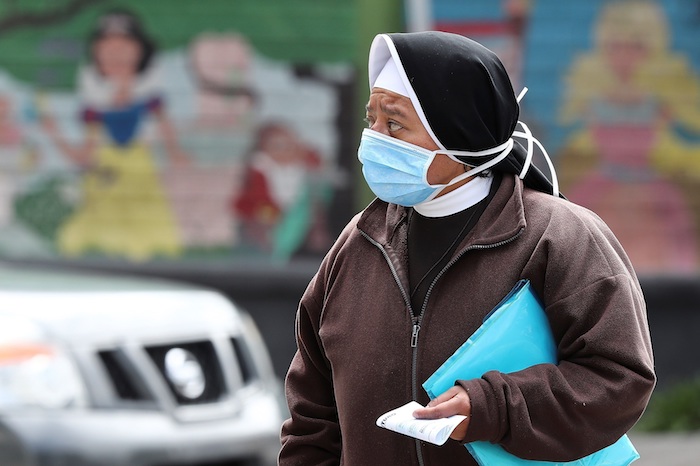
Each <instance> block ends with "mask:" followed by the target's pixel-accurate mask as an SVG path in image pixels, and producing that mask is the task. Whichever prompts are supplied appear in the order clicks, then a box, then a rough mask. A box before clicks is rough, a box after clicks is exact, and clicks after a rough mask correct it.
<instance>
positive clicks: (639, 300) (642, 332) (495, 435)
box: [458, 225, 656, 461]
mask: <svg viewBox="0 0 700 466" xmlns="http://www.w3.org/2000/svg"><path fill="white" fill-rule="evenodd" d="M585 229H586V227H585V225H581V226H580V228H578V229H577V230H576V234H575V235H573V238H574V241H569V242H565V243H563V244H564V245H565V246H566V247H562V242H561V241H559V242H553V243H549V244H547V241H546V240H544V241H542V242H540V245H539V246H540V247H543V250H542V251H539V253H538V252H537V251H536V255H538V256H539V257H540V258H542V259H535V260H536V261H538V260H539V263H538V264H536V265H535V266H533V269H532V270H539V271H541V270H545V272H544V274H542V273H539V276H536V275H537V274H534V273H533V274H532V276H531V277H529V278H531V280H532V282H533V286H534V287H535V289H539V292H540V293H541V294H540V296H541V297H542V298H543V301H544V303H545V312H546V313H547V317H548V319H549V322H550V324H551V327H552V332H553V335H554V338H555V341H557V351H558V359H559V364H558V365H554V364H540V365H536V366H532V367H529V368H527V369H525V370H522V371H519V372H514V373H511V374H503V373H499V372H496V371H492V372H487V373H486V374H484V375H483V376H482V377H481V378H480V379H475V380H468V381H459V382H458V383H459V384H460V385H461V386H463V387H464V388H465V389H466V390H467V391H468V393H469V396H470V399H471V402H472V413H471V420H470V425H469V428H468V431H467V436H466V438H465V439H464V441H465V442H471V441H475V440H486V441H490V442H493V443H498V444H500V445H502V446H503V447H504V448H505V449H506V450H507V451H509V452H511V453H513V454H515V455H516V456H519V457H521V458H525V459H536V460H545V461H573V460H575V459H578V458H581V457H584V456H587V455H589V454H591V453H593V452H595V451H597V450H600V449H601V448H604V447H606V446H608V445H611V444H612V443H614V442H615V441H617V440H618V439H619V438H620V437H621V436H622V435H623V434H625V433H626V432H627V431H628V430H629V429H630V428H631V427H632V426H633V425H634V424H635V423H636V421H637V420H638V419H639V417H640V416H641V415H642V413H643V412H644V409H645V408H646V405H647V403H648V401H649V397H650V396H651V392H652V390H653V388H654V385H655V383H656V377H655V374H654V363H653V354H652V349H651V339H650V336H649V327H648V323H647V315H646V305H645V302H644V297H643V294H642V291H641V288H640V286H639V283H638V281H637V279H636V276H635V274H634V272H633V271H632V269H631V265H630V264H629V261H628V260H627V258H626V256H625V255H624V251H622V249H621V247H620V246H619V243H617V241H616V239H615V238H614V237H612V234H611V233H610V232H609V230H607V229H606V228H605V227H604V226H601V227H599V230H598V231H591V232H589V234H586V233H585ZM545 237H546V235H545ZM543 263H544V266H543V265H542V264H543ZM527 273H528V272H527V270H526V271H525V277H524V278H528V277H527Z"/></svg>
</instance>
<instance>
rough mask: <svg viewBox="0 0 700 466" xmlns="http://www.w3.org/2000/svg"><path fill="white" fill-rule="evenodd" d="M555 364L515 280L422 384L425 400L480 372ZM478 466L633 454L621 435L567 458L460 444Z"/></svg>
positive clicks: (603, 462) (584, 462) (580, 465)
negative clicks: (534, 456) (528, 455)
mask: <svg viewBox="0 0 700 466" xmlns="http://www.w3.org/2000/svg"><path fill="white" fill-rule="evenodd" d="M542 363H553V364H556V363H557V348H556V345H555V343H554V338H553V337H552V331H551V329H550V327H549V322H548V321H547V316H546V315H545V313H544V309H543V307H542V304H541V303H540V300H539V299H538V297H537V296H536V295H535V293H534V292H533V291H532V288H531V286H530V282H529V281H528V280H520V281H519V282H518V283H517V284H516V285H515V287H514V288H513V289H512V290H511V291H510V293H508V295H507V296H506V297H505V298H503V300H502V301H501V302H500V303H499V304H498V305H497V306H496V307H495V308H494V310H493V311H491V312H490V313H489V315H487V316H486V318H485V319H484V323H483V324H482V325H481V327H479V328H478V329H477V331H476V332H474V334H473V335H472V336H471V337H469V339H468V340H467V341H466V342H464V344H462V346H460V347H459V349H457V351H455V353H454V354H453V355H452V356H450V357H449V358H448V359H447V360H446V361H445V362H444V363H443V365H442V366H440V368H439V369H438V370H437V371H435V373H434V374H433V375H431V376H430V378H428V380H426V381H425V383H424V384H423V388H424V389H425V391H426V392H427V393H428V396H430V398H431V399H432V398H435V397H436V396H438V395H440V394H441V393H443V392H445V391H446V390H447V389H449V388H450V387H452V386H454V384H455V381H457V380H468V379H474V378H479V377H481V376H482V375H483V374H484V373H486V372H488V371H491V370H497V371H499V372H504V373H508V372H515V371H519V370H522V369H525V368H527V367H530V366H533V365H535V364H542ZM465 446H466V447H467V450H469V453H471V454H472V456H473V457H474V458H475V459H476V461H477V463H479V465H480V466H627V465H629V464H630V463H632V462H633V461H634V460H636V459H638V458H639V453H637V450H635V448H634V446H633V445H632V442H630V440H629V438H628V437H627V435H624V436H622V437H621V438H620V439H619V440H618V441H617V442H615V443H614V444H612V445H610V446H609V447H606V448H604V449H602V450H599V451H597V452H595V453H593V454H591V455H589V456H586V457H584V458H581V459H578V460H576V461H571V462H551V461H534V460H525V459H522V458H518V457H517V456H514V455H512V454H510V453H508V452H506V451H505V450H504V449H503V448H502V447H501V446H500V445H496V444H492V443H490V442H472V443H468V444H466V445H465Z"/></svg>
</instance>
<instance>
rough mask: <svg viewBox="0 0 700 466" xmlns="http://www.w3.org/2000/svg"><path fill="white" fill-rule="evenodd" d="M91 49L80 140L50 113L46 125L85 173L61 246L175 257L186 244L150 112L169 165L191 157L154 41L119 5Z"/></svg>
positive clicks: (83, 82)
mask: <svg viewBox="0 0 700 466" xmlns="http://www.w3.org/2000/svg"><path fill="white" fill-rule="evenodd" d="M89 53H90V62H89V63H88V64H87V65H85V66H83V67H82V69H81V70H80V71H79V83H78V86H79V93H80V97H81V99H82V106H83V107H82V119H83V122H84V125H85V131H84V134H85V135H84V140H83V142H82V144H79V145H72V144H70V143H69V142H68V141H67V140H66V139H64V138H63V136H62V135H61V134H60V133H59V132H58V131H57V127H56V124H55V122H53V121H52V119H51V118H46V119H45V124H44V126H45V128H46V130H47V131H48V132H49V134H50V135H51V137H52V139H53V141H54V143H55V144H56V145H57V146H58V147H59V148H60V149H61V150H62V152H64V153H65V154H66V155H67V156H68V157H69V158H70V160H71V161H72V162H73V163H75V164H76V165H77V166H78V167H80V168H81V169H82V170H83V172H84V176H83V194H82V198H83V199H82V203H81V205H79V206H78V209H77V210H76V212H75V213H74V214H73V216H72V217H70V218H69V219H68V220H67V221H66V223H65V224H64V225H63V226H62V228H61V229H60V231H59V233H58V238H57V242H58V247H59V250H60V251H61V252H62V253H64V254H67V255H79V254H83V253H86V252H95V251H96V252H99V253H103V254H107V255H110V256H118V257H126V258H128V259H131V260H146V259H149V258H152V257H155V256H158V255H164V256H176V255H178V254H179V253H180V252H181V249H182V244H181V238H180V236H179V233H178V230H177V226H176V219H175V218H174V216H173V213H172V212H171V208H170V206H169V205H168V202H167V199H166V196H165V193H164V190H163V188H162V186H161V182H160V180H159V176H158V167H157V165H156V162H155V160H154V157H153V154H152V152H151V150H150V148H149V147H148V145H147V144H146V143H145V142H144V140H143V137H142V134H141V132H142V129H143V126H144V124H145V122H146V120H147V119H148V118H153V119H154V120H155V122H156V124H157V128H158V129H159V133H160V135H161V137H162V140H163V142H164V145H165V149H166V153H167V154H168V156H169V159H170V160H169V161H170V163H172V164H180V165H183V164H187V163H189V159H188V157H187V155H186V154H185V153H184V152H182V151H181V150H180V148H179V147H178V144H177V141H176V138H175V133H174V129H173V127H172V126H171V124H170V122H169V121H168V119H167V116H166V114H165V111H164V102H163V96H162V93H161V91H160V88H159V84H160V77H159V75H158V69H157V66H156V64H155V56H154V55H155V46H154V44H153V42H152V41H151V39H150V38H149V37H148V36H147V35H146V33H145V32H144V30H143V29H142V27H141V25H140V22H139V20H138V19H137V18H136V17H134V16H133V15H131V14H130V13H128V12H125V11H116V12H112V13H108V14H105V15H104V16H102V17H101V18H99V20H98V24H97V27H96V28H95V30H94V32H93V33H92V36H91V38H90V41H89Z"/></svg>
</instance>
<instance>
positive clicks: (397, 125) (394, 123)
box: [387, 121, 403, 131]
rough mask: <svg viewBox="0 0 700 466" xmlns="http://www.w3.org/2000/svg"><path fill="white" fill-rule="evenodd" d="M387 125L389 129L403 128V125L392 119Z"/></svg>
mask: <svg viewBox="0 0 700 466" xmlns="http://www.w3.org/2000/svg"><path fill="white" fill-rule="evenodd" d="M387 127H388V128H389V131H398V130H400V129H401V128H403V126H401V125H400V124H398V123H396V122H395V121H390V122H389V123H388V124H387Z"/></svg>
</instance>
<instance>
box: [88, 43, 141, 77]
mask: <svg viewBox="0 0 700 466" xmlns="http://www.w3.org/2000/svg"><path fill="white" fill-rule="evenodd" d="M141 53H142V51H141V45H140V44H139V43H138V41H136V40H135V39H132V38H131V37H128V36H125V35H109V36H105V37H103V38H101V39H99V40H98V41H97V42H95V45H94V46H93V56H94V57H95V63H96V64H97V67H98V68H99V69H100V71H101V72H102V74H104V75H105V76H106V77H109V78H129V77H132V76H134V75H135V74H136V73H137V72H138V67H139V62H140V60H141Z"/></svg>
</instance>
